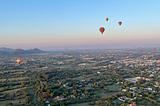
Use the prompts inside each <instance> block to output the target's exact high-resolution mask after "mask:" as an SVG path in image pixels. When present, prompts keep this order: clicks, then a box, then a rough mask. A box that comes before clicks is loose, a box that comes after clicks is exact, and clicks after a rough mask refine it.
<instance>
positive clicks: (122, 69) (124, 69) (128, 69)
mask: <svg viewBox="0 0 160 106" xmlns="http://www.w3.org/2000/svg"><path fill="white" fill-rule="evenodd" d="M121 70H127V71H130V72H134V70H131V69H121Z"/></svg>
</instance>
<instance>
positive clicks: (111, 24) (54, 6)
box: [0, 0, 160, 50]
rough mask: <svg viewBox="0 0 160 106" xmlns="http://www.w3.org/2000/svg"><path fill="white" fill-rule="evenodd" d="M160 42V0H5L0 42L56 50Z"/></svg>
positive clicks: (1, 5)
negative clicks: (119, 23)
mask: <svg viewBox="0 0 160 106" xmlns="http://www.w3.org/2000/svg"><path fill="white" fill-rule="evenodd" d="M107 17H108V18H109V21H108V22H107V21H106V20H105V18H107ZM118 21H122V26H119V25H118ZM101 26H102V27H105V29H106V30H105V32H104V34H101V33H100V32H99V27H101ZM159 41H160V0H0V47H3V46H4V47H11V48H24V49H25V48H26V49H27V48H35V47H38V48H42V49H46V50H47V47H48V49H53V50H54V47H55V48H56V47H64V48H65V47H66V49H67V48H68V47H71V46H72V47H75V48H76V47H77V48H78V47H81V48H83V46H84V45H103V44H104V45H109V44H112V45H115V44H117V45H119V44H121V45H133V46H134V45H136V46H141V45H147V44H153V45H154V44H155V45H156V44H159ZM80 45H81V46H80ZM52 47H53V48H52ZM72 47H71V48H72Z"/></svg>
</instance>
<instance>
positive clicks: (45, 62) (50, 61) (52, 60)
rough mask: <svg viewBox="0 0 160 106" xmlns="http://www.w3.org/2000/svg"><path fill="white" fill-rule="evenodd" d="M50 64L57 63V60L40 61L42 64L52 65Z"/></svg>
mask: <svg viewBox="0 0 160 106" xmlns="http://www.w3.org/2000/svg"><path fill="white" fill-rule="evenodd" d="M50 62H56V60H43V61H40V63H50Z"/></svg>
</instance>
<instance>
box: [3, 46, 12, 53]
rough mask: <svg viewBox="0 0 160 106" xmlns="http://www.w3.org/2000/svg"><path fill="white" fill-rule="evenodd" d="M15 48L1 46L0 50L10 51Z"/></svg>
mask: <svg viewBox="0 0 160 106" xmlns="http://www.w3.org/2000/svg"><path fill="white" fill-rule="evenodd" d="M12 50H13V49H10V48H5V47H1V48H0V51H5V52H10V51H12Z"/></svg>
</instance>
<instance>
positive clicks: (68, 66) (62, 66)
mask: <svg viewBox="0 0 160 106" xmlns="http://www.w3.org/2000/svg"><path fill="white" fill-rule="evenodd" d="M55 68H70V65H60V66H55Z"/></svg>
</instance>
